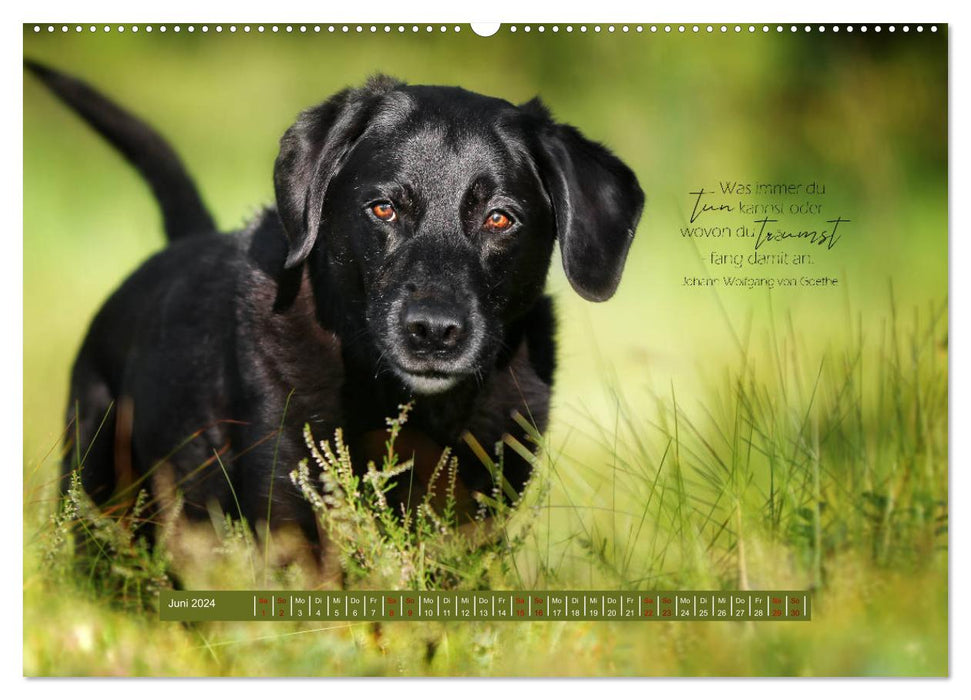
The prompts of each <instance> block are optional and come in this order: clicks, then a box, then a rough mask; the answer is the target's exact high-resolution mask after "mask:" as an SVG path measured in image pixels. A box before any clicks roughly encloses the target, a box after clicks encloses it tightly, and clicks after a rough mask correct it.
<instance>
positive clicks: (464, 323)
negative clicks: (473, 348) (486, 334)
mask: <svg viewBox="0 0 971 700" xmlns="http://www.w3.org/2000/svg"><path fill="white" fill-rule="evenodd" d="M401 322H402V325H403V326H404V331H405V337H406V339H407V342H408V347H409V349H410V350H411V351H412V352H415V353H429V352H436V351H439V352H440V351H455V350H457V349H458V348H459V347H460V346H461V345H462V344H463V343H464V341H465V338H466V336H467V335H468V316H467V314H466V313H465V311H464V310H463V309H462V308H460V307H458V306H456V305H455V304H448V303H444V302H440V301H432V300H428V299H421V300H413V301H409V302H408V303H406V304H405V307H404V309H403V311H402V314H401Z"/></svg>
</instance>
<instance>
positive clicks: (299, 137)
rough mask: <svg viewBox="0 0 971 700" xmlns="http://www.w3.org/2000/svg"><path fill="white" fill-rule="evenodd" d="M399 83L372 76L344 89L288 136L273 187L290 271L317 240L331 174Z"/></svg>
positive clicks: (311, 112) (303, 116) (303, 118)
mask: <svg viewBox="0 0 971 700" xmlns="http://www.w3.org/2000/svg"><path fill="white" fill-rule="evenodd" d="M400 85H402V83H401V82H399V81H397V80H394V79H393V78H388V77H386V76H376V77H373V78H371V79H370V80H369V81H368V82H367V84H366V85H365V86H364V87H363V88H360V89H356V90H350V89H348V90H343V91H341V92H338V93H337V94H336V95H334V96H333V97H331V98H330V99H329V100H327V101H326V102H324V103H323V104H320V105H317V106H316V107H311V108H310V109H308V110H305V111H304V112H302V113H301V114H300V116H299V117H298V118H297V121H296V123H295V124H294V125H293V126H291V127H290V128H289V129H287V131H286V133H285V134H283V137H282V138H281V139H280V154H279V155H278V156H277V158H276V164H275V165H274V168H273V186H274V189H275V191H276V202H277V211H278V213H279V215H280V220H281V221H282V222H283V228H284V230H285V231H286V234H287V241H288V243H289V246H290V249H289V252H288V253H287V261H286V267H287V268H288V269H289V268H293V267H296V266H298V265H300V264H301V263H303V261H304V260H306V259H307V256H308V255H309V254H310V250H311V249H312V248H313V246H314V243H315V242H316V240H317V231H318V229H319V228H320V223H321V222H320V217H321V210H322V209H323V205H324V197H325V195H326V193H327V186H328V185H329V183H330V181H331V178H333V177H334V175H335V174H336V173H337V171H338V170H339V169H340V166H341V165H342V164H343V162H344V160H345V158H346V157H347V154H348V153H349V152H350V150H351V148H352V147H353V146H354V144H355V143H356V142H357V140H358V138H360V136H361V134H363V133H364V130H365V129H366V128H367V126H368V122H369V121H370V118H371V116H372V114H373V112H374V109H375V107H376V105H377V104H378V102H379V101H380V98H381V97H382V96H383V95H385V94H387V93H388V92H390V91H392V90H394V89H395V88H396V87H398V86H400Z"/></svg>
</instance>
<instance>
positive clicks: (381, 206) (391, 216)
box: [371, 202, 398, 221]
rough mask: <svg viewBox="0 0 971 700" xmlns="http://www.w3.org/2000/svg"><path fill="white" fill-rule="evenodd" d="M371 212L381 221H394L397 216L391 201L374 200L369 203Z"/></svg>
mask: <svg viewBox="0 0 971 700" xmlns="http://www.w3.org/2000/svg"><path fill="white" fill-rule="evenodd" d="M371 213H372V214H374V215H375V216H376V217H377V218H379V219H381V221H394V220H395V219H397V218H398V213H397V212H396V211H395V210H394V206H393V205H392V204H391V202H376V203H374V204H372V205H371Z"/></svg>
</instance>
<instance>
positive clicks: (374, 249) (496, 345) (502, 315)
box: [274, 77, 644, 394]
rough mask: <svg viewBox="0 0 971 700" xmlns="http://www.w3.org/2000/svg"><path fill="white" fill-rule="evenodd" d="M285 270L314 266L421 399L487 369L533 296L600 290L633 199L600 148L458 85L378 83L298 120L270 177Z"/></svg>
mask: <svg viewBox="0 0 971 700" xmlns="http://www.w3.org/2000/svg"><path fill="white" fill-rule="evenodd" d="M274 183H275V187H276V197H277V207H278V211H279V215H280V218H281V220H282V222H283V225H284V228H285V230H286V234H287V237H288V242H289V254H288V257H287V262H286V265H287V267H290V268H293V267H297V266H300V265H302V264H303V263H304V262H305V261H306V260H307V258H308V256H310V255H311V253H312V251H313V252H315V253H316V254H315V255H314V256H313V257H314V260H315V264H318V265H326V266H327V274H328V276H329V277H330V278H331V279H334V280H335V281H336V282H337V285H336V286H337V288H339V289H340V290H341V295H342V297H343V298H342V300H341V301H342V304H343V305H344V307H345V309H347V310H348V311H347V313H349V314H350V315H351V316H352V317H353V318H355V319H357V321H358V322H359V323H360V324H361V326H362V327H361V332H362V333H364V334H366V335H368V336H369V338H370V342H371V343H372V345H373V347H374V349H375V350H376V352H377V354H378V355H379V356H380V357H381V362H382V363H384V364H385V365H386V366H387V367H388V368H390V369H391V370H393V371H394V373H395V374H396V375H397V376H398V377H399V378H400V379H401V380H402V381H403V382H404V384H405V385H406V386H408V387H409V388H410V389H411V390H412V391H414V392H417V393H421V394H432V393H439V392H442V391H446V390H448V389H449V388H451V387H452V386H454V385H456V384H458V383H460V382H462V381H463V380H465V379H468V378H472V377H475V376H481V375H482V374H484V373H486V372H487V371H488V369H489V368H491V367H492V365H493V363H494V362H495V360H496V357H497V355H498V353H499V351H500V348H501V346H502V343H503V341H504V331H505V329H506V328H507V327H508V326H509V324H511V323H513V322H514V321H516V319H517V318H519V317H520V316H522V314H524V313H525V312H526V311H528V310H529V309H530V308H531V307H532V306H533V304H535V302H536V300H537V299H538V297H539V296H540V295H541V294H542V290H543V286H544V283H545V279H546V274H547V271H548V269H549V264H550V259H551V255H552V251H553V244H554V241H559V244H560V250H561V252H562V258H563V267H564V269H565V271H566V276H567V278H568V279H569V280H570V283H571V284H572V285H573V288H574V289H575V290H576V291H577V292H578V293H579V294H580V295H581V296H583V297H584V298H586V299H590V300H593V301H603V300H605V299H608V298H609V297H610V296H612V295H613V293H614V291H615V290H616V288H617V284H618V282H619V280H620V275H621V272H622V270H623V267H624V261H625V259H626V257H627V251H628V248H629V247H630V244H631V241H632V239H633V235H634V229H635V227H636V225H637V221H638V219H639V217H640V213H641V209H642V206H643V202H644V195H643V194H642V192H641V190H640V187H639V186H638V184H637V179H636V177H635V176H634V174H633V172H631V170H630V169H629V168H628V167H627V166H626V165H624V164H623V163H622V162H621V161H620V160H618V159H617V158H616V157H614V156H613V155H612V154H611V153H610V152H609V151H608V150H607V149H606V148H604V147H603V146H601V145H599V144H597V143H594V142H592V141H589V140H587V139H586V138H584V137H583V136H582V135H581V134H580V132H578V131H577V130H576V129H574V128H573V127H570V126H566V125H562V124H556V123H554V122H553V120H552V119H551V117H550V115H549V112H548V111H547V110H546V108H545V107H543V105H542V104H541V103H540V102H539V100H533V101H531V102H528V103H526V104H524V105H520V106H518V107H517V106H515V105H512V104H510V103H508V102H505V101H503V100H499V99H494V98H491V97H485V96H482V95H478V94H475V93H471V92H467V91H465V90H462V89H459V88H446V87H428V86H408V85H404V84H402V83H399V82H397V81H394V80H391V79H388V78H384V77H379V78H374V79H372V80H371V81H370V82H368V84H367V85H366V86H365V87H363V88H361V89H356V90H345V91H343V92H340V93H338V94H337V95H334V96H333V97H332V98H331V99H329V100H328V101H327V102H324V103H323V104H321V105H319V106H317V107H314V108H312V109H309V110H307V111H305V112H304V113H303V114H301V116H300V118H299V119H298V121H297V123H296V124H294V125H293V126H292V127H291V128H290V129H289V130H288V131H287V132H286V134H285V135H284V136H283V138H282V140H281V150H280V155H279V157H278V158H277V161H276V168H275V172H274Z"/></svg>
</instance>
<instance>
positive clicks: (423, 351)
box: [28, 63, 644, 543]
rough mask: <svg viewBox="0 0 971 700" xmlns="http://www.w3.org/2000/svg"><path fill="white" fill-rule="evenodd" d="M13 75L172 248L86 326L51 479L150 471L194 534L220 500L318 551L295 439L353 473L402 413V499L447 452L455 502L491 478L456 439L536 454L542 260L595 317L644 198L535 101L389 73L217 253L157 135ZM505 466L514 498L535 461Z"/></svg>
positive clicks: (225, 507) (297, 155)
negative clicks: (65, 447)
mask: <svg viewBox="0 0 971 700" xmlns="http://www.w3.org/2000/svg"><path fill="white" fill-rule="evenodd" d="M28 67H29V68H30V70H31V71H32V72H33V73H34V74H35V75H37V76H38V77H39V78H40V79H41V80H42V81H43V82H44V83H45V84H46V85H47V86H48V87H49V88H50V89H52V90H53V92H54V93H56V94H57V95H58V96H59V97H60V99H61V100H63V101H64V102H65V103H67V104H68V105H69V106H71V107H72V108H73V109H74V110H76V111H77V112H78V113H79V114H80V115H81V116H82V117H83V118H84V119H85V120H86V121H87V122H88V123H89V124H90V125H91V126H92V127H94V128H95V129H96V130H97V131H98V132H99V133H100V134H101V135H102V136H103V137H105V138H106V139H107V140H108V141H109V142H110V143H111V144H113V145H114V146H115V147H116V148H117V149H118V150H119V151H120V152H121V153H122V154H123V155H124V156H125V157H126V158H127V159H128V160H129V161H130V162H131V164H132V165H134V166H135V168H137V169H138V170H139V171H140V173H141V174H142V175H143V176H144V177H145V178H146V180H147V181H148V183H149V184H150V185H151V187H152V189H153V191H154V194H155V196H156V198H157V199H158V202H159V204H160V206H161V210H162V214H163V219H164V225H165V230H166V233H167V236H168V239H169V241H170V244H169V245H168V247H167V248H166V249H165V250H164V251H162V252H160V253H158V254H157V255H155V256H153V257H152V258H150V259H149V260H148V261H147V262H146V263H144V264H143V265H142V266H141V267H140V268H139V269H138V270H137V271H136V272H135V273H134V274H133V275H131V277H129V278H128V279H127V280H126V281H125V282H124V283H123V284H122V285H121V287H120V288H119V289H118V290H117V291H116V292H115V293H114V294H113V295H112V296H111V297H110V298H109V299H108V301H107V302H106V303H105V305H104V306H103V307H102V308H101V310H100V311H99V312H98V314H97V316H96V317H95V319H94V321H93V322H92V323H91V327H90V330H89V331H88V334H87V337H86V338H85V340H84V343H83V345H82V347H81V350H80V352H79V353H78V357H77V360H76V362H75V365H74V371H73V375H72V379H71V386H70V402H69V408H68V419H69V420H70V421H76V422H77V425H76V430H73V431H71V432H72V433H74V432H76V434H77V436H78V444H77V445H75V446H74V448H73V449H71V450H70V451H69V454H68V456H67V457H66V459H65V461H64V473H65V475H67V474H68V473H69V472H71V471H72V470H74V469H77V468H80V476H81V481H82V483H83V486H84V488H85V490H86V491H87V492H88V493H89V494H90V495H91V496H92V498H93V499H94V500H95V501H96V502H97V503H99V504H101V505H105V504H107V503H109V502H110V501H111V499H113V498H118V497H119V495H120V494H122V493H123V492H125V491H126V490H128V491H131V490H132V485H133V484H140V483H144V482H149V483H150V482H151V478H148V475H151V474H152V473H153V472H154V471H155V470H157V469H158V468H159V465H166V467H167V468H168V470H169V474H170V477H171V478H174V483H175V484H176V485H177V486H178V488H179V490H180V491H181V493H182V496H183V499H184V501H183V503H184V509H185V513H186V515H187V516H189V517H190V518H199V519H202V518H207V517H208V516H207V512H208V507H209V506H211V505H212V504H213V503H215V504H218V506H219V507H220V508H221V509H222V511H223V512H226V513H231V514H233V515H234V516H236V515H240V516H242V517H244V518H246V520H247V521H248V522H249V523H251V524H259V523H261V522H262V523H268V524H269V525H270V526H271V527H272V528H278V527H283V526H286V525H296V526H298V527H299V528H300V530H302V531H303V533H304V534H305V535H306V537H307V538H308V540H309V541H310V542H313V543H318V542H319V533H318V529H317V525H316V522H315V517H314V514H313V512H312V511H311V508H310V506H309V504H308V503H307V501H306V500H305V499H304V498H303V497H302V496H301V494H300V492H299V491H298V490H297V489H296V488H295V486H294V485H293V484H292V483H291V481H290V479H289V478H288V473H289V471H290V470H291V469H292V467H293V466H295V465H296V463H297V462H298V461H299V460H301V459H302V458H304V457H306V456H307V447H306V445H305V443H304V439H303V435H302V431H303V428H304V426H305V425H309V426H310V428H311V430H312V432H313V434H314V435H315V436H317V437H318V438H326V437H329V436H331V435H332V434H333V431H334V429H335V428H336V427H338V426H340V427H342V428H343V431H344V435H345V439H346V442H347V444H348V446H349V448H350V451H351V455H352V456H353V457H354V458H355V460H356V461H357V462H360V463H361V464H365V463H366V461H367V460H368V459H371V458H373V457H375V456H379V455H380V453H381V452H382V451H383V449H384V439H385V430H386V422H385V421H386V418H387V417H389V416H394V415H396V414H397V413H398V407H399V405H401V404H404V403H407V402H411V403H412V404H413V408H412V412H411V415H410V417H409V420H408V423H407V426H406V431H404V432H403V433H402V437H401V442H400V443H399V450H407V452H409V453H410V454H413V455H414V457H415V460H416V464H415V467H414V470H415V474H414V475H413V477H412V484H411V487H412V488H414V487H415V486H416V483H415V482H420V480H421V479H422V478H425V477H427V476H428V474H429V472H430V471H431V467H430V466H429V465H434V464H435V463H436V461H437V460H438V458H439V456H440V454H441V452H442V450H443V449H444V448H445V447H446V446H448V447H450V448H451V449H452V450H453V454H454V455H456V456H457V457H458V460H459V472H458V473H459V481H460V484H461V488H463V489H464V492H465V493H467V494H473V493H474V492H477V491H478V492H481V493H491V492H492V491H493V486H494V483H493V478H494V477H493V475H492V474H491V473H490V472H489V470H487V469H486V467H485V466H484V465H483V463H482V462H480V459H479V458H477V457H476V455H475V451H474V449H473V448H472V446H471V443H469V441H468V440H467V439H462V438H463V436H466V435H471V436H474V438H475V441H476V442H477V443H478V444H479V445H484V446H487V448H488V449H491V448H492V447H493V446H494V445H497V444H501V441H502V439H503V436H504V435H507V434H508V435H513V436H515V437H517V438H518V439H519V440H520V441H521V442H523V443H525V444H529V442H528V439H527V436H526V435H525V431H524V429H523V427H522V426H521V425H520V423H518V422H517V421H515V420H514V418H513V417H514V415H515V414H516V413H517V412H518V413H519V414H521V415H522V416H526V417H528V419H529V420H530V421H531V422H532V423H533V424H534V425H535V426H536V428H538V429H539V430H540V431H542V430H545V428H546V424H547V416H548V409H549V397H550V387H551V385H552V382H553V371H554V365H555V348H554V329H555V323H554V316H553V308H552V304H551V300H550V298H549V297H548V296H546V295H545V294H544V284H545V281H546V276H547V271H548V268H549V265H550V261H551V257H552V253H553V249H554V243H556V242H558V243H559V247H560V251H561V255H562V261H563V266H564V269H565V271H566V275H567V277H568V279H569V281H570V283H571V284H572V286H573V288H574V289H575V290H576V291H577V292H578V293H579V294H580V295H581V296H583V297H584V298H586V299H589V300H592V301H603V300H605V299H608V298H609V297H610V296H611V295H613V293H614V291H615V290H616V288H617V285H618V282H619V280H620V277H621V272H622V270H623V267H624V262H625V259H626V257H627V251H628V249H629V247H630V245H631V241H632V240H633V236H634V231H635V228H636V226H637V223H638V220H639V218H640V214H641V210H642V207H643V203H644V196H643V194H642V192H641V189H640V187H639V186H638V182H637V179H636V177H635V176H634V173H633V172H632V171H631V170H630V168H628V167H627V166H626V165H624V163H622V162H621V161H620V160H618V159H617V158H616V157H615V156H614V155H612V154H611V153H610V151H608V150H607V149H606V148H605V147H603V146H601V145H600V144H597V143H594V142H592V141H590V140H588V139H586V138H585V137H584V136H583V135H582V134H581V133H580V132H579V131H577V130H576V129H575V128H573V127H572V126H567V125H564V124H558V123H556V122H555V121H553V119H552V118H551V116H550V113H549V111H547V109H546V108H545V107H544V106H543V104H542V103H541V102H540V101H539V100H538V99H534V100H532V101H530V102H527V103H525V104H522V105H519V106H516V105H513V104H510V103H509V102H506V101H504V100H501V99H496V98H492V97H486V96H483V95H479V94H476V93H472V92H468V91H466V90H463V89H460V88H456V87H430V86H424V85H406V84H404V83H402V82H399V81H397V80H393V79H391V78H387V77H383V76H379V77H375V78H372V79H371V80H369V81H368V82H367V84H366V85H364V86H363V87H360V88H356V89H346V90H343V91H341V92H339V93H337V94H335V95H334V96H332V97H331V98H330V99H328V100H327V101H326V102H324V103H322V104H320V105H318V106H316V107H313V108H311V109H308V110H306V111H305V112H303V113H302V114H301V115H300V116H299V117H298V119H297V121H296V123H295V124H294V125H293V126H291V127H290V128H289V129H288V130H287V131H286V133H285V134H284V135H283V137H282V139H281V144H280V152H279V156H278V158H277V159H276V164H275V169H274V174H273V181H274V187H275V191H276V207H273V208H267V209H266V210H265V211H263V212H262V213H261V214H260V215H259V216H257V217H256V218H255V220H254V221H252V223H250V225H249V226H248V227H247V228H246V229H245V230H243V231H239V232H236V233H232V234H228V235H225V234H219V233H217V231H216V226H215V224H214V223H213V220H212V218H211V217H210V215H209V214H208V212H207V211H206V208H205V206H204V205H203V203H202V199H201V198H200V196H199V194H198V192H197V190H196V188H195V185H194V184H193V182H192V180H191V179H190V177H189V176H188V174H187V173H186V172H185V170H184V168H183V166H182V164H181V162H180V161H179V159H178V157H177V156H176V155H175V153H174V152H173V151H172V150H171V148H170V147H169V146H168V145H167V144H166V143H165V141H163V140H162V139H161V138H160V137H159V136H158V134H157V133H155V132H154V131H153V130H152V129H151V128H149V127H148V126H146V125H145V124H144V123H142V122H141V121H139V120H138V119H136V118H134V117H133V116H131V115H130V114H128V113H126V112H125V111H123V110H122V109H120V108H119V107H117V106H115V105H114V104H112V103H111V102H109V101H108V100H107V99H106V98H104V97H103V96H101V95H100V94H98V93H97V92H96V91H94V90H93V89H92V88H90V87H89V86H87V85H85V84H84V83H82V82H80V81H78V80H76V79H74V78H71V77H68V76H65V75H63V74H60V73H58V72H56V71H54V70H51V69H50V68H47V67H44V66H41V65H38V64H36V63H28ZM498 449H505V450H506V454H504V455H503V457H504V459H503V469H504V472H503V476H504V477H505V479H506V480H507V481H508V483H509V485H510V486H511V487H512V489H513V490H515V491H516V492H517V493H518V492H521V491H522V489H523V488H524V486H525V484H526V482H527V479H528V478H529V476H530V471H531V468H532V467H531V464H530V461H529V460H526V459H524V458H523V456H522V455H520V454H518V453H517V452H516V451H513V450H511V449H509V448H508V447H506V448H498ZM404 456H410V455H404ZM378 461H379V463H380V460H378ZM62 481H67V479H66V478H65V479H63V480H62ZM417 486H418V487H420V484H417Z"/></svg>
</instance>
